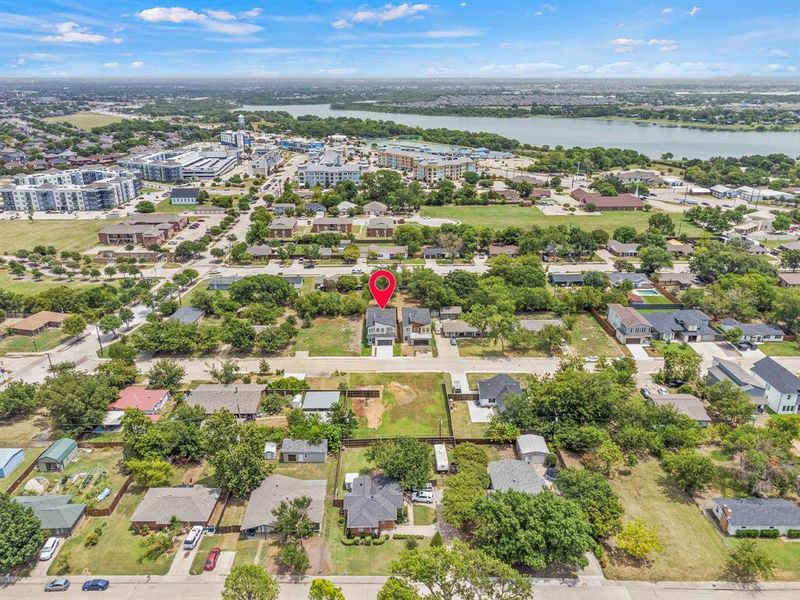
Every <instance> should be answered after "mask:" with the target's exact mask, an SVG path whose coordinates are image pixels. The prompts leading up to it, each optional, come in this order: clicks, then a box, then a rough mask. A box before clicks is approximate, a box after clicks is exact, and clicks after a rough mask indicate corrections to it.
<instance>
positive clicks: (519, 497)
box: [472, 491, 594, 569]
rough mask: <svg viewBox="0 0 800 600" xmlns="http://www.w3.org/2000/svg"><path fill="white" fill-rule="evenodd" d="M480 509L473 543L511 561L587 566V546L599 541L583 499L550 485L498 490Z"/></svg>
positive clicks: (541, 565)
mask: <svg viewBox="0 0 800 600" xmlns="http://www.w3.org/2000/svg"><path fill="white" fill-rule="evenodd" d="M475 514H476V515H477V517H476V527H475V532H474V535H473V538H472V544H473V545H474V546H475V547H476V548H480V549H481V550H483V551H484V552H485V553H487V554H489V555H490V556H492V557H494V558H496V559H499V560H501V561H503V562H505V563H508V564H511V565H523V566H526V567H529V568H531V569H544V568H545V567H546V566H547V565H551V564H563V565H575V566H579V567H581V566H585V565H586V564H587V561H586V556H585V555H586V552H588V551H589V550H590V549H591V548H592V546H593V544H594V542H593V540H592V536H591V534H592V526H591V524H590V523H589V521H588V519H587V518H586V515H585V514H584V513H583V511H582V510H581V507H580V504H579V503H577V502H575V501H574V500H568V499H565V498H561V497H559V496H556V495H555V494H553V493H552V492H549V491H543V492H540V493H539V494H536V495H532V494H525V493H522V492H516V491H508V492H494V493H493V494H491V495H490V496H488V497H486V498H484V499H483V500H482V501H481V502H480V504H479V505H478V507H477V508H476V510H475Z"/></svg>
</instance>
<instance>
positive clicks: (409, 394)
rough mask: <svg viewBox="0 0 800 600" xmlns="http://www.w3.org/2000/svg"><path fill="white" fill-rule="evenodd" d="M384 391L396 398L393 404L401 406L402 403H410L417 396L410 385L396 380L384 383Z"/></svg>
mask: <svg viewBox="0 0 800 600" xmlns="http://www.w3.org/2000/svg"><path fill="white" fill-rule="evenodd" d="M386 391H387V392H388V393H390V394H391V395H392V396H393V397H394V399H395V400H396V402H395V404H397V405H398V406H402V405H403V404H410V403H411V402H414V400H416V398H417V394H416V392H415V391H414V388H412V387H411V386H410V385H406V384H404V383H398V382H396V381H394V382H392V383H389V384H387V385H386Z"/></svg>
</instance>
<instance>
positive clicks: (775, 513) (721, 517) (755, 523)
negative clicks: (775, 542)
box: [711, 498, 800, 535]
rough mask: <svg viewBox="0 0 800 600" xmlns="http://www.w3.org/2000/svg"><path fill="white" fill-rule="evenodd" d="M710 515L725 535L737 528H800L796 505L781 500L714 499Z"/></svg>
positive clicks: (782, 530)
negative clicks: (712, 515) (715, 519)
mask: <svg viewBox="0 0 800 600" xmlns="http://www.w3.org/2000/svg"><path fill="white" fill-rule="evenodd" d="M711 512H713V513H714V516H715V517H716V518H717V520H718V521H719V527H720V529H722V531H724V532H726V533H728V534H729V535H736V532H737V531H739V530H740V529H742V530H746V529H754V530H758V531H760V530H762V529H777V530H778V531H779V532H780V535H787V534H788V533H789V530H790V529H800V506H798V505H797V504H795V503H794V502H790V501H789V500H786V499H785V498H714V500H713V506H712V508H711Z"/></svg>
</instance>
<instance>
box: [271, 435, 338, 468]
mask: <svg viewBox="0 0 800 600" xmlns="http://www.w3.org/2000/svg"><path fill="white" fill-rule="evenodd" d="M327 460H328V440H322V441H320V442H319V443H316V444H315V443H312V442H311V441H309V440H292V439H289V438H287V439H285V440H283V445H282V446H281V462H286V463H324V462H326V461H327Z"/></svg>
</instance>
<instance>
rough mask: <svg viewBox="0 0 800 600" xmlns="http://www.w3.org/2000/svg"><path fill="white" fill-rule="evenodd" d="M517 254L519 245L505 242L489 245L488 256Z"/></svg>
mask: <svg viewBox="0 0 800 600" xmlns="http://www.w3.org/2000/svg"><path fill="white" fill-rule="evenodd" d="M504 254H505V255H507V256H518V255H519V246H516V245H514V244H506V245H502V246H501V245H495V244H492V245H491V246H489V256H490V257H493V256H502V255H504Z"/></svg>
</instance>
